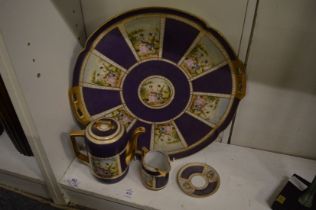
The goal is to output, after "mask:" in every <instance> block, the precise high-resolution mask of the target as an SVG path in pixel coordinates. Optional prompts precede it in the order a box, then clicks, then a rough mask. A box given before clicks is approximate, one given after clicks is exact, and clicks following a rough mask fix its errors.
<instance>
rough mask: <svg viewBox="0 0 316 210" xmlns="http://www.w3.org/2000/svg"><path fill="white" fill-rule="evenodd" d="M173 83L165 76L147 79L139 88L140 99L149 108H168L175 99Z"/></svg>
mask: <svg viewBox="0 0 316 210" xmlns="http://www.w3.org/2000/svg"><path fill="white" fill-rule="evenodd" d="M174 93H175V89H174V86H173V85H172V83H171V82H170V81H169V80H168V79H167V78H166V77H163V76H157V75H154V76H149V77H146V78H145V79H144V80H143V81H142V82H141V83H140V85H139V87H138V97H139V99H140V101H141V102H142V103H143V104H144V105H145V106H147V107H149V108H152V109H161V108H164V107H166V106H168V105H169V104H170V103H171V101H172V100H173V98H174Z"/></svg>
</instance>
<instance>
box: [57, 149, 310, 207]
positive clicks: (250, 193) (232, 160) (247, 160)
mask: <svg viewBox="0 0 316 210" xmlns="http://www.w3.org/2000/svg"><path fill="white" fill-rule="evenodd" d="M190 162H204V163H207V164H209V165H210V166H212V167H214V168H215V169H216V170H217V172H218V173H219V175H220V178H221V185H220V188H219V190H218V191H217V192H216V193H215V194H214V195H212V196H210V197H206V198H193V197H189V196H187V195H186V194H184V193H183V192H182V191H181V190H180V188H179V187H178V186H177V182H176V174H177V171H178V170H179V169H180V167H181V166H182V165H184V164H186V163H190ZM139 167H140V165H139V161H134V162H133V163H132V164H131V166H130V171H129V173H128V175H127V177H125V178H124V179H123V180H122V181H121V182H118V183H116V184H112V185H107V184H103V183H100V182H99V181H96V180H95V179H94V177H93V176H92V175H91V174H90V172H89V168H88V167H87V166H86V165H83V164H81V163H80V162H78V161H77V160H74V161H73V163H72V164H71V166H70V167H69V168H68V170H67V172H66V174H65V175H64V177H63V178H62V179H61V180H60V183H61V184H62V187H63V188H64V189H66V190H69V191H71V192H72V195H71V196H70V199H71V200H76V199H77V200H78V195H80V196H82V197H83V198H81V200H82V199H83V200H84V195H86V196H93V197H94V198H99V199H104V200H105V201H113V202H114V203H119V204H120V205H121V204H124V205H128V206H133V207H135V208H141V209H142V208H145V209H194V210H197V209H201V210H202V209H203V210H204V209H210V208H212V210H226V209H227V210H228V209H236V210H253V209H256V210H268V209H270V207H269V206H270V204H271V202H272V201H273V199H274V198H275V196H276V195H277V193H278V192H279V191H280V189H281V188H280V187H282V186H283V185H284V184H285V182H286V180H287V178H288V177H290V176H291V175H292V174H293V173H297V174H298V175H300V176H302V177H304V178H306V179H307V180H309V181H311V180H312V178H313V176H314V175H315V172H316V161H313V160H307V159H302V158H296V157H292V156H287V155H281V154H276V153H271V152H265V151H260V150H255V149H249V148H243V147H239V146H234V145H226V144H222V143H213V144H211V145H210V146H208V147H206V148H205V149H203V150H202V151H201V152H199V153H196V154H195V155H192V156H190V157H187V158H184V159H180V160H177V161H174V162H172V170H171V174H170V179H169V183H168V185H167V187H166V188H165V189H163V190H160V191H150V190H147V189H146V188H145V187H143V185H142V183H141V180H140V176H139ZM71 180H72V181H71ZM73 180H76V181H77V182H73ZM76 192H77V193H78V194H77V195H76ZM89 206H90V207H91V208H97V209H103V208H104V207H102V206H101V204H100V202H99V203H97V202H96V203H95V204H93V203H92V204H91V203H90V205H89ZM113 209H122V208H120V207H118V208H113Z"/></svg>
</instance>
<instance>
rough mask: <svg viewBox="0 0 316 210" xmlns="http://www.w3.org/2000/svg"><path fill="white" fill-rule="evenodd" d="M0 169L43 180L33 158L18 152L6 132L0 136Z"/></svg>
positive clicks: (4, 171)
mask: <svg viewBox="0 0 316 210" xmlns="http://www.w3.org/2000/svg"><path fill="white" fill-rule="evenodd" d="M0 170H1V171H3V173H6V172H7V173H13V174H16V175H20V176H24V177H28V178H31V179H34V180H39V181H43V178H42V176H41V172H40V169H39V167H38V166H37V163H36V160H35V158H34V157H29V156H24V155H22V154H21V153H19V152H18V151H17V150H16V149H15V147H14V145H13V143H12V142H11V140H10V138H9V136H8V135H7V133H6V132H4V133H3V134H2V135H1V136H0Z"/></svg>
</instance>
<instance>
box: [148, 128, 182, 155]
mask: <svg viewBox="0 0 316 210" xmlns="http://www.w3.org/2000/svg"><path fill="white" fill-rule="evenodd" d="M154 127H155V128H154V144H153V150H156V151H157V150H160V151H167V152H172V151H174V150H178V149H181V148H184V145H183V143H182V142H181V139H180V136H179V134H178V132H177V129H176V128H175V127H174V125H173V124H172V123H165V124H157V125H155V126H154Z"/></svg>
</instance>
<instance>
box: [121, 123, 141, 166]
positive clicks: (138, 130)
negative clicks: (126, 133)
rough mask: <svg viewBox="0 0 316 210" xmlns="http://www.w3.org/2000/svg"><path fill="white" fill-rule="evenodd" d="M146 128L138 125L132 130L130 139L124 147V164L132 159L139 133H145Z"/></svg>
mask: <svg viewBox="0 0 316 210" xmlns="http://www.w3.org/2000/svg"><path fill="white" fill-rule="evenodd" d="M145 131H146V129H145V128H144V127H138V128H136V129H135V130H134V133H133V135H132V138H131V140H130V141H129V142H128V144H127V148H126V158H125V161H126V164H127V165H129V164H130V163H131V161H132V160H133V159H134V156H135V151H136V150H137V141H138V138H139V136H140V135H141V134H143V133H145Z"/></svg>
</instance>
